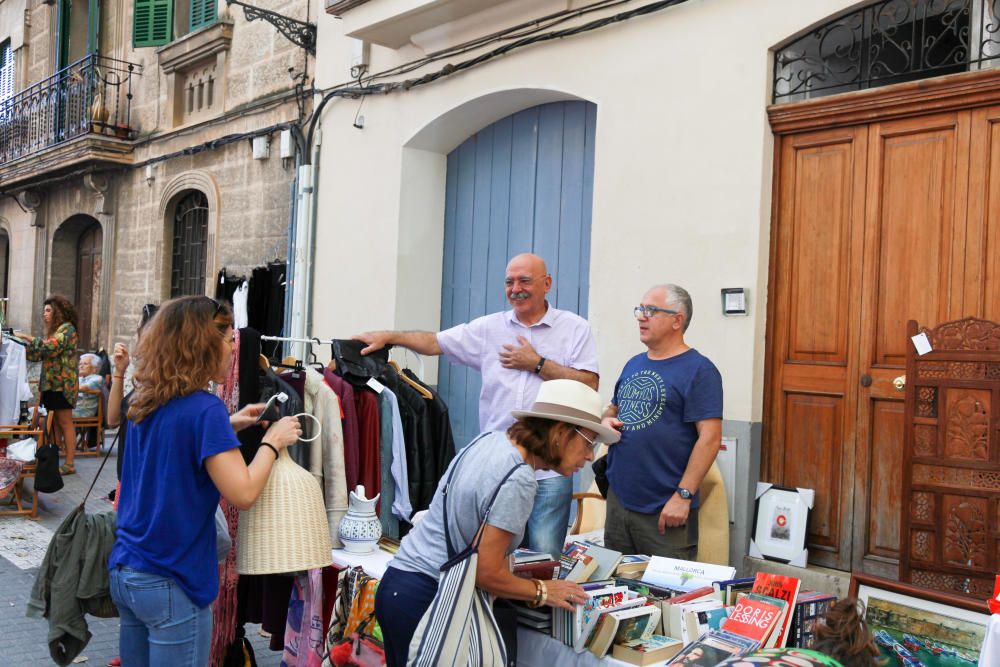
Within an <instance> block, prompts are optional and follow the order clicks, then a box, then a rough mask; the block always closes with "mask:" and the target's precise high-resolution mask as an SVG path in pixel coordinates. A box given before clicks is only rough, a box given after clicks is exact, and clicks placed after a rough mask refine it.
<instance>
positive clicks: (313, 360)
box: [309, 338, 323, 373]
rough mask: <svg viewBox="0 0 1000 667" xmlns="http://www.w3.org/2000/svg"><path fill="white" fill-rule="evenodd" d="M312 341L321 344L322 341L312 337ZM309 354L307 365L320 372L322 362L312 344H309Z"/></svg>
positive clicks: (321, 370)
mask: <svg viewBox="0 0 1000 667" xmlns="http://www.w3.org/2000/svg"><path fill="white" fill-rule="evenodd" d="M313 342H315V343H316V344H317V345H323V341H321V340H320V339H319V338H313ZM309 356H310V357H311V359H310V360H309V365H310V366H312V367H313V369H314V370H316V371H318V372H319V373H322V372H323V364H322V363H320V361H319V358H318V357H317V356H316V350H315V349H313V347H312V345H310V346H309Z"/></svg>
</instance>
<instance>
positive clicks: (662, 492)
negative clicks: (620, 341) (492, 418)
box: [604, 285, 722, 560]
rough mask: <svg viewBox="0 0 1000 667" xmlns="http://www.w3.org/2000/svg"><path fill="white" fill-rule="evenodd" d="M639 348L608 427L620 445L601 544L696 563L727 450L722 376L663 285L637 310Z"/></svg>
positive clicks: (611, 470)
mask: <svg viewBox="0 0 1000 667" xmlns="http://www.w3.org/2000/svg"><path fill="white" fill-rule="evenodd" d="M634 312H635V316H636V319H637V320H638V322H639V340H641V341H642V342H643V344H645V346H646V348H647V350H646V352H645V353H643V354H637V355H636V356H634V357H632V358H631V359H630V360H629V361H628V363H626V364H625V368H624V369H623V370H622V374H621V377H619V378H618V382H617V383H616V384H615V394H614V398H613V400H612V404H611V405H610V406H608V411H607V412H606V413H605V416H606V417H611V418H612V424H613V425H614V426H615V427H616V428H620V429H621V432H622V439H621V441H620V442H619V443H618V444H616V445H612V446H611V447H610V448H609V450H608V482H609V487H610V488H609V490H608V505H607V520H606V522H605V529H604V531H605V532H604V542H605V544H606V545H607V546H608V547H609V548H611V549H615V550H617V551H621V552H622V553H626V554H651V555H656V556H668V557H671V558H683V559H687V560H692V559H694V557H695V555H696V552H697V546H698V488H699V487H700V486H701V480H702V478H703V477H704V476H705V473H707V472H708V469H709V468H710V467H711V466H712V462H713V461H715V455H716V454H717V453H718V451H719V446H720V445H721V444H722V376H721V375H720V374H719V371H718V369H717V368H716V367H715V364H713V363H712V362H711V361H709V360H708V358H706V357H704V356H702V355H701V354H699V353H698V351H697V350H695V349H693V348H690V347H688V345H687V344H686V343H685V342H684V332H685V331H686V330H687V328H688V325H689V324H690V323H691V314H692V305H691V296H690V295H689V294H688V293H687V291H686V290H684V289H683V288H681V287H678V286H676V285H658V286H656V287H653V288H652V289H650V290H649V291H648V292H646V294H645V296H643V298H642V303H641V304H640V305H639V306H638V307H636V308H635V311H634Z"/></svg>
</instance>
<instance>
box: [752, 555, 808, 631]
mask: <svg viewBox="0 0 1000 667" xmlns="http://www.w3.org/2000/svg"><path fill="white" fill-rule="evenodd" d="M801 584H802V582H801V581H800V580H799V579H797V578H795V577H786V576H784V575H781V574H769V573H767V572H758V573H757V576H756V577H754V581H753V589H752V592H754V593H760V594H761V595H768V596H770V597H772V598H778V599H779V600H784V601H785V602H786V603H787V607H786V608H787V609H788V610H791V609H793V608H794V607H795V598H796V597H798V594H799V586H800V585H801ZM791 623H792V615H791V614H790V613H786V614H785V616H784V618H783V619H782V620H781V626H780V628H777V629H776V630H775V632H779V631H780V634H779V635H778V639H777V641H776V642H775V643H774V646H775V647H777V648H783V647H784V646H785V645H786V642H787V641H788V630H789V627H790V626H791Z"/></svg>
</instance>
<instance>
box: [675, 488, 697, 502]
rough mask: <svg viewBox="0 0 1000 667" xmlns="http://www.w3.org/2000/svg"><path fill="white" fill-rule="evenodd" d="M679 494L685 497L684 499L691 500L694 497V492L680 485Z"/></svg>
mask: <svg viewBox="0 0 1000 667" xmlns="http://www.w3.org/2000/svg"><path fill="white" fill-rule="evenodd" d="M677 495H678V496H680V497H681V498H683V499H684V500H691V499H692V498H694V494H693V493H691V492H690V491H688V490H687V489H682V488H680V487H677Z"/></svg>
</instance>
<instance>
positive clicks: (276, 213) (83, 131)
mask: <svg viewBox="0 0 1000 667" xmlns="http://www.w3.org/2000/svg"><path fill="white" fill-rule="evenodd" d="M254 4H255V5H256V6H259V7H261V8H263V9H266V10H270V11H271V12H274V13H275V14H280V15H283V16H285V17H290V18H292V19H296V20H298V21H301V22H308V21H310V19H311V20H313V21H314V20H315V17H314V16H313V17H310V16H309V14H310V13H312V14H315V13H316V11H317V9H316V6H315V5H316V3H313V4H312V8H311V9H310V8H309V7H310V4H309V3H308V2H305V1H300V0H289V1H279V0H260V1H258V2H255V3H254ZM168 5H169V7H168ZM151 7H152V9H150V8H151ZM164 7H168V9H169V12H168V13H166V14H164V15H156V14H155V12H156V11H157V8H159V9H163V8H164ZM147 12H149V13H147ZM195 13H197V21H196V20H195V18H193V17H194V16H195ZM164 18H166V19H170V23H171V25H166V24H164V23H163V21H160V19H164ZM147 19H148V21H147ZM67 26H69V27H68V28H67ZM150 26H153V27H155V28H157V29H158V30H159V31H160V32H159V35H158V37H159V39H158V40H157V41H158V43H157V44H155V45H152V46H142V45H141V44H143V43H146V42H148V39H146V38H148V35H147V34H145V33H144V32H143V31H144V30H145V29H147V28H149V27H150ZM60 27H62V28H64V29H63V30H62V31H60ZM144 40H145V41H144ZM0 48H7V51H6V53H9V54H10V58H9V59H8V61H7V65H8V66H9V71H11V72H13V74H12V76H13V79H14V85H13V86H12V89H13V90H12V92H10V91H8V93H6V95H5V93H4V92H3V89H2V88H0V296H4V297H7V299H8V317H7V319H8V321H9V323H10V325H12V326H14V327H18V328H21V329H25V330H32V331H35V332H37V331H39V330H40V311H41V303H42V300H43V299H44V298H45V295H46V294H49V293H52V292H58V293H62V294H66V295H67V296H68V297H69V298H70V299H71V300H73V301H74V302H76V303H77V306H78V309H79V310H80V311H81V329H82V331H81V334H82V338H83V341H82V342H81V349H97V348H99V347H106V348H107V347H110V345H111V344H112V343H113V342H115V341H118V340H127V339H128V338H129V337H130V336H131V335H132V333H133V332H134V331H135V327H136V324H137V322H138V318H139V314H140V309H141V306H142V304H144V303H150V302H160V301H162V300H164V299H166V298H169V297H170V296H171V295H176V294H181V293H184V294H190V293H199V294H205V293H207V294H213V293H214V287H213V283H214V280H215V277H216V275H217V273H218V271H219V270H220V269H221V268H223V267H225V268H227V269H229V270H232V271H234V272H236V273H245V274H248V273H249V271H250V270H251V269H252V268H253V267H255V266H260V265H263V264H265V263H267V262H270V261H275V260H280V261H284V260H285V258H286V256H287V253H288V229H289V224H290V220H291V215H292V193H293V182H294V179H295V157H294V147H295V141H294V136H293V135H292V134H291V133H292V131H293V130H292V126H296V128H297V126H298V125H300V124H301V121H302V119H303V117H304V115H305V114H307V113H308V111H309V106H308V98H309V95H308V92H306V91H307V90H308V88H309V86H310V81H311V78H312V69H313V56H312V55H311V54H310V53H309V52H308V51H307V50H306V49H304V48H302V47H301V46H299V45H297V44H295V43H293V42H292V41H290V40H289V39H287V38H286V37H285V36H283V35H282V34H281V33H280V32H279V30H278V29H277V28H276V27H275V25H273V24H272V23H270V22H268V21H265V20H254V21H248V20H247V18H246V16H245V14H244V12H243V10H242V9H240V8H239V7H237V6H235V5H234V6H233V7H232V8H228V7H227V5H226V3H225V2H222V1H221V0H220V1H219V2H218V3H217V4H216V3H215V2H214V1H206V0H173V4H172V5H170V3H169V2H164V1H163V0H126V1H123V2H114V3H112V2H106V1H105V2H101V1H100V0H55V1H53V0H47V1H43V0H0ZM10 61H12V62H10ZM0 64H4V63H2V62H0ZM4 96H5V97H4ZM295 131H297V129H296V130H295ZM255 153H256V158H255Z"/></svg>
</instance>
